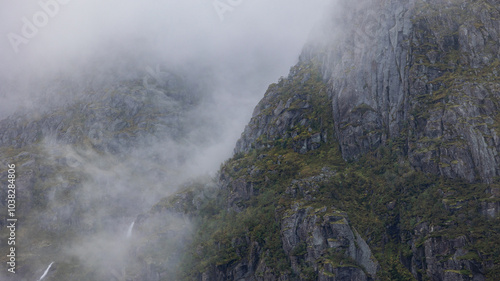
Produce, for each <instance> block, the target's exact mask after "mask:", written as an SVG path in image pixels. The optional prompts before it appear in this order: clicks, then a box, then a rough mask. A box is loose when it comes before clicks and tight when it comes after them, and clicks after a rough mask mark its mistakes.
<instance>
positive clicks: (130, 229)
mask: <svg viewBox="0 0 500 281" xmlns="http://www.w3.org/2000/svg"><path fill="white" fill-rule="evenodd" d="M134 224H135V221H133V222H132V223H131V224H130V226H129V227H128V230H127V238H130V237H131V236H132V230H133V229H134Z"/></svg>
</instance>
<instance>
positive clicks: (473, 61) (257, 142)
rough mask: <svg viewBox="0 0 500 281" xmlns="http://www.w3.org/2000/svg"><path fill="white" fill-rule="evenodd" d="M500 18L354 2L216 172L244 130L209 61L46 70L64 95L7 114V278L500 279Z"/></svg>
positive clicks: (335, 15) (268, 97) (309, 47)
mask: <svg viewBox="0 0 500 281" xmlns="http://www.w3.org/2000/svg"><path fill="white" fill-rule="evenodd" d="M499 18H500V5H499V4H498V3H496V2H495V1H492V0H475V1H464V0H427V1H424V0H403V1H394V0H374V1H368V0H361V1H356V2H354V1H347V0H338V1H335V3H334V5H332V6H331V9H330V10H328V11H325V17H324V19H323V20H322V21H321V24H319V25H318V27H317V28H316V29H315V30H314V31H313V33H312V35H311V39H310V40H309V42H308V43H307V44H306V46H304V48H303V51H302V53H301V55H300V58H299V61H298V63H297V64H296V65H295V66H293V67H292V68H291V69H290V72H289V74H288V76H287V77H282V78H280V79H279V80H278V81H277V82H276V83H274V84H271V85H270V86H269V87H268V90H267V91H266V93H265V95H264V97H263V98H262V100H261V101H260V102H259V103H258V104H257V106H256V107H255V109H254V112H253V116H252V118H251V120H250V121H249V123H248V125H247V126H246V127H245V128H244V131H243V133H242V134H241V137H240V139H239V140H238V141H237V143H236V146H235V148H234V154H233V156H232V157H231V158H230V159H228V160H227V161H225V162H224V163H223V164H221V167H220V169H219V172H218V174H217V175H216V176H215V177H212V176H210V175H208V176H203V173H200V172H199V171H198V168H199V166H197V165H195V164H196V162H197V161H199V159H200V157H199V155H200V154H201V153H202V152H203V150H204V149H206V147H207V146H208V144H207V143H214V142H221V141H222V140H221V137H220V129H221V127H224V124H223V123H222V124H221V120H219V119H218V118H217V117H216V116H217V115H215V116H214V115H213V114H210V110H213V108H215V106H214V104H213V101H212V100H211V99H210V95H207V93H208V92H211V90H213V89H211V86H212V84H211V82H213V81H211V79H210V77H207V75H208V74H207V71H206V69H202V70H199V71H194V72H193V70H192V69H190V70H188V71H186V70H182V69H168V68H164V67H162V68H160V67H159V66H158V67H157V68H156V69H152V68H148V71H147V73H148V74H147V75H144V73H142V74H141V73H137V72H134V71H132V72H130V71H129V68H134V66H133V65H134V64H133V63H132V64H127V63H126V59H125V58H124V59H123V60H124V62H123V63H124V65H127V66H126V68H127V69H126V71H124V72H125V73H127V75H126V77H122V76H121V74H122V73H124V72H123V71H118V72H114V71H112V72H114V73H115V74H114V76H113V75H111V76H109V75H101V73H100V72H98V71H97V70H96V69H93V70H91V71H90V72H89V73H88V74H86V75H87V76H88V77H90V78H89V81H84V82H82V83H74V81H73V80H72V79H70V78H68V77H66V78H59V79H58V80H57V81H56V82H54V81H46V82H45V83H44V84H43V85H41V86H39V87H37V89H38V90H40V91H45V92H47V93H50V95H49V99H48V100H45V101H40V104H43V105H45V104H48V105H50V106H46V107H43V109H40V110H29V111H26V110H25V111H22V112H18V113H15V114H12V115H9V116H8V117H6V118H4V119H3V120H1V121H0V159H1V160H2V161H1V162H2V167H1V168H0V178H2V179H7V178H8V175H9V170H8V164H11V163H14V164H15V165H16V177H17V178H16V192H17V194H16V196H17V198H18V201H17V202H18V205H17V206H16V208H17V214H18V217H19V222H18V225H17V226H18V228H17V230H16V231H17V232H16V239H17V241H18V245H17V251H18V252H17V256H16V257H17V260H16V261H17V266H18V267H17V273H16V275H6V274H4V273H3V272H1V273H0V279H2V280H16V281H17V280H36V279H37V278H38V279H41V278H42V277H43V278H44V280H72V281H73V280H127V281H129V280H131V281H141V280H148V281H160V280H203V281H215V280H249V281H250V280H321V281H323V280H324V281H326V280H328V281H338V280H356V281H358V280H359V281H367V280H448V281H455V280H472V281H480V280H497V279H498V276H500V234H499V233H500V224H499V210H500V200H499V196H500V181H499V179H500V178H499V176H500V165H499V164H500V158H499V155H498V153H499V151H500V139H499V136H498V135H499V134H500V83H499V82H500V81H499V78H498V77H499V75H498V74H499V73H498V71H499V65H500V63H499V62H500V61H499V55H500V40H499V36H500V24H499V21H498V19H499ZM94 70H95V71H94ZM208 72H209V71H208ZM87 76H86V77H87ZM208 76H210V75H208ZM110 77H112V78H110ZM82 85H84V86H82ZM64 92H77V94H76V97H75V98H73V99H70V100H64V99H63V98H62V96H63V95H62V94H61V93H64ZM212 107H213V108H212ZM225 110H229V109H225ZM193 163H195V164H193ZM194 176H196V177H194ZM7 192H8V191H7V189H2V190H1V191H0V194H1V197H2V198H7V196H8V194H7ZM0 207H1V208H2V209H4V210H7V208H8V202H7V201H4V200H1V201H0ZM0 216H1V220H0V226H1V227H2V229H4V231H2V232H1V236H0V241H2V244H0V250H1V251H2V252H5V253H8V252H9V250H10V249H9V246H8V245H7V244H6V243H5V242H3V241H7V240H8V238H9V235H11V234H10V233H9V232H8V231H5V229H6V228H5V227H6V226H7V225H8V223H7V218H8V217H7V213H5V212H0ZM8 260H9V257H7V256H6V255H3V256H2V258H0V261H2V262H4V264H5V263H6V262H7V261H8Z"/></svg>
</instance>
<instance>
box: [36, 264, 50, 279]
mask: <svg viewBox="0 0 500 281" xmlns="http://www.w3.org/2000/svg"><path fill="white" fill-rule="evenodd" d="M53 263H54V262H51V263H50V264H49V266H48V267H47V269H45V272H44V273H43V274H42V276H41V277H40V279H38V281H40V280H42V279H43V278H45V276H47V273H49V270H50V268H51V267H52V264H53Z"/></svg>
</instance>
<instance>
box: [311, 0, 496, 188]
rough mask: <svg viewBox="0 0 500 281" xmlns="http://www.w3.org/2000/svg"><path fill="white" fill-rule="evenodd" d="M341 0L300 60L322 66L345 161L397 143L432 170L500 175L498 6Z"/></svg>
mask: <svg viewBox="0 0 500 281" xmlns="http://www.w3.org/2000/svg"><path fill="white" fill-rule="evenodd" d="M341 3H342V5H343V6H344V8H346V9H347V10H348V11H349V12H346V13H343V14H341V15H337V16H335V17H332V18H331V21H330V22H329V24H327V25H326V26H327V28H326V29H325V30H326V31H323V37H326V38H327V39H329V41H328V43H326V44H325V43H322V44H315V43H311V44H310V45H309V46H308V47H307V48H306V49H305V51H304V53H303V54H302V60H304V61H308V60H313V61H317V62H319V63H320V64H321V66H322V70H323V75H324V78H325V80H326V81H328V83H329V94H330V96H331V99H332V107H333V117H334V119H335V132H336V135H337V138H338V140H339V142H340V145H341V150H342V154H343V156H344V158H345V159H353V158H357V157H358V156H359V155H361V154H363V153H365V152H367V151H370V150H372V149H374V148H377V147H379V146H380V145H387V144H388V143H389V141H392V142H393V143H400V144H402V148H403V149H402V151H401V153H402V154H404V155H408V156H409V157H410V160H411V163H412V164H413V166H414V167H416V168H418V169H421V170H423V171H425V172H431V173H437V174H441V175H445V176H448V177H453V178H465V179H467V180H468V181H471V182H472V181H476V180H478V179H479V180H481V181H483V182H491V181H492V179H493V177H495V176H498V175H499V174H500V168H499V167H500V165H499V163H500V162H499V155H498V152H499V150H500V146H499V145H500V143H499V138H498V133H499V131H498V130H499V129H498V125H499V123H498V121H499V120H498V118H497V115H498V110H499V104H498V100H499V92H500V86H499V81H498V73H497V72H498V69H497V66H498V54H499V52H500V43H499V34H500V26H499V23H498V21H497V20H494V19H496V18H498V16H499V12H498V3H495V2H491V1H474V2H470V1H453V2H449V1H441V0H433V1H419V0H412V1H362V3H359V1H356V2H352V1H341ZM344 11H345V10H344Z"/></svg>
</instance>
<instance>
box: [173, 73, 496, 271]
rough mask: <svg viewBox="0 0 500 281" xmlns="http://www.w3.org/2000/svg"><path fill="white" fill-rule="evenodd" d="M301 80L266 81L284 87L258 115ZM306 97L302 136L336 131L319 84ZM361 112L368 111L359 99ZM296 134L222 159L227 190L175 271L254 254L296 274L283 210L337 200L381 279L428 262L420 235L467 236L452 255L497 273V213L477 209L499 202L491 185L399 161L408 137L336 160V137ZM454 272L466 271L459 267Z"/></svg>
mask: <svg viewBox="0 0 500 281" xmlns="http://www.w3.org/2000/svg"><path fill="white" fill-rule="evenodd" d="M292 72H294V71H292ZM295 73H298V74H296V75H298V77H299V78H300V77H302V76H301V75H304V74H306V73H310V77H312V78H311V79H310V80H311V81H314V83H319V82H318V80H316V79H315V78H314V77H315V75H316V76H317V72H315V71H314V69H313V68H306V67H303V68H298V71H295ZM301 80H303V79H298V78H296V77H295V79H293V80H292V81H290V80H283V81H281V82H280V83H279V85H272V86H271V87H270V91H273V92H279V93H282V94H281V95H277V97H279V99H276V98H275V99H274V101H273V103H272V105H273V106H274V107H273V106H271V107H268V108H266V109H262V110H261V114H263V115H272V112H273V111H274V109H275V108H276V107H277V106H278V105H279V103H280V101H283V102H286V101H287V100H288V99H290V98H291V97H292V96H293V95H292V92H293V91H296V90H297V91H299V90H300V89H303V88H304V86H303V85H304V84H302V83H300V81H301ZM297 81H299V82H297ZM316 86H317V87H318V85H316ZM298 88H299V89H298ZM319 88H321V89H324V88H322V87H321V86H319ZM300 91H301V90H300ZM308 97H309V98H308V100H307V101H308V102H309V103H310V104H311V105H313V106H312V107H311V108H310V109H307V110H305V111H304V112H305V113H304V114H305V115H304V118H307V119H309V120H316V121H315V122H312V124H310V125H309V126H296V127H294V128H293V130H294V131H295V133H296V136H298V137H297V138H298V139H300V140H304V139H307V138H309V137H311V135H312V134H314V133H317V132H321V131H323V130H326V129H328V128H333V121H332V117H331V116H332V115H331V114H332V113H331V109H330V106H329V103H328V102H327V101H328V99H327V96H326V93H325V91H317V88H316V89H315V88H314V87H312V88H310V89H309V95H308ZM268 98H271V97H270V96H268ZM289 110H293V107H290V109H289ZM358 110H370V108H367V107H366V106H360V107H359V109H358ZM293 140H294V139H290V138H287V137H286V136H285V137H284V138H278V137H277V136H272V138H271V139H270V138H268V139H264V138H261V139H260V140H259V141H260V142H262V143H264V142H265V144H266V145H268V146H267V147H266V148H263V149H258V150H256V149H254V150H252V151H250V152H249V153H247V154H244V153H239V154H236V155H235V156H234V157H233V158H232V159H230V160H228V161H227V162H226V163H225V164H224V165H223V166H222V169H221V178H223V179H224V184H223V187H222V188H221V189H220V190H218V193H217V196H214V197H213V198H212V199H208V200H206V201H205V203H204V205H202V207H200V208H199V209H197V211H196V214H194V217H196V218H198V221H197V224H198V231H197V232H196V233H195V235H194V238H193V243H192V245H191V247H190V250H189V251H187V253H186V255H185V258H184V260H183V262H182V270H181V272H182V273H181V275H182V276H180V278H182V279H184V280H193V279H194V278H195V277H196V276H198V274H200V273H202V272H206V271H208V270H210V269H213V268H216V267H217V268H219V269H223V268H226V269H227V268H231V266H233V265H235V264H236V263H238V262H241V261H244V260H246V261H247V262H248V260H249V259H250V257H251V256H252V255H254V256H255V255H256V256H258V257H259V259H260V262H261V263H262V262H263V263H265V265H266V266H267V268H268V270H272V272H273V274H274V275H275V276H279V275H283V274H286V275H289V276H293V273H292V269H291V267H290V259H289V257H288V256H287V255H286V254H285V253H284V251H283V248H282V242H281V235H280V230H281V225H280V223H281V220H282V218H284V217H286V216H289V215H290V214H289V213H287V212H286V210H289V208H290V206H292V205H293V204H296V203H298V202H303V203H304V202H305V203H304V204H305V205H304V206H306V205H307V206H311V207H314V208H322V207H324V206H335V207H336V208H338V209H339V210H342V211H345V212H346V213H347V214H348V215H349V218H350V223H351V226H353V227H354V228H356V229H357V230H358V231H359V233H360V234H361V236H362V237H363V238H364V239H365V240H366V241H368V243H369V246H370V248H371V249H372V251H373V253H374V256H375V258H376V259H377V260H378V261H379V263H380V266H381V270H380V272H378V274H377V275H378V276H379V277H380V278H381V280H414V277H413V276H412V274H411V273H410V272H409V269H408V268H407V267H405V265H404V264H405V263H404V262H403V261H406V264H407V262H408V261H409V260H411V258H412V257H415V258H417V259H425V257H423V256H418V255H417V252H418V251H419V249H420V250H421V249H422V247H424V246H425V242H426V241H428V240H429V239H436V238H442V239H445V240H446V239H447V240H451V239H456V238H460V237H464V238H465V240H466V241H469V242H468V243H467V244H466V246H465V248H464V249H463V250H466V251H467V254H465V255H463V256H461V257H458V258H457V259H458V260H471V261H474V262H480V263H482V264H483V265H487V264H492V265H493V267H490V268H487V270H488V272H487V274H488V276H489V278H493V276H495V274H497V273H498V272H499V270H500V235H499V233H500V224H499V223H498V218H497V219H488V218H486V217H485V216H483V215H482V214H481V213H480V211H481V209H482V203H483V202H484V201H485V200H493V201H497V200H498V199H492V198H489V197H490V195H489V194H488V193H487V192H486V190H487V189H488V188H489V187H491V186H488V185H486V184H470V183H467V182H464V181H462V180H454V179H446V178H443V177H439V176H434V175H429V174H424V173H422V172H419V171H416V170H414V169H413V168H411V167H410V165H409V163H408V162H407V161H406V160H404V159H402V158H401V151H402V150H403V147H402V146H403V145H404V141H398V139H395V140H393V141H391V142H390V143H389V145H388V146H387V147H380V148H378V149H377V150H375V151H372V152H371V153H367V154H365V155H363V156H362V157H360V159H359V160H358V161H356V162H346V161H344V160H343V159H342V157H341V154H340V152H339V145H338V143H336V142H335V141H334V138H333V137H331V138H329V140H328V142H325V143H322V144H321V146H320V147H319V148H318V149H315V150H310V151H308V152H306V153H299V152H297V151H296V150H294V145H293ZM429 141H432V140H429ZM325 168H326V169H325ZM324 171H334V173H332V174H330V176H329V177H326V179H324V180H321V181H319V182H318V183H317V186H318V188H312V189H311V190H309V195H310V196H309V197H307V198H306V196H303V195H301V194H297V195H295V196H293V195H291V194H289V193H287V192H286V191H287V188H288V187H290V186H291V185H293V183H292V180H296V179H303V180H305V181H308V180H309V179H310V177H313V176H317V175H320V174H323V173H324ZM235 185H243V186H246V187H249V186H251V187H252V194H250V195H249V196H248V197H245V196H241V195H240V194H238V191H237V190H236V189H237V188H236V187H235ZM499 186H500V185H499V184H498V183H496V184H494V187H497V188H498V187H499ZM238 210H239V211H238ZM417 229H419V230H418V231H417ZM306 253H307V249H306V245H305V244H303V243H302V244H299V246H297V247H296V248H295V249H293V250H292V252H291V256H295V257H298V258H299V260H300V258H301V257H303V256H304V255H305V254H306ZM450 254H453V253H450ZM448 258H451V256H449V257H444V258H442V259H441V262H444V261H446V260H447V259H448ZM422 262H425V261H423V260H422ZM322 263H323V264H332V265H333V266H334V268H335V267H339V266H354V267H357V266H359V265H356V263H355V262H354V261H350V260H348V259H346V257H345V256H344V255H343V254H342V253H335V252H332V253H329V252H328V251H327V252H326V253H325V254H324V256H323V260H322ZM300 266H301V268H302V270H301V272H302V273H301V275H302V277H303V278H305V279H307V280H314V278H316V276H317V272H315V271H314V270H313V269H312V268H310V267H308V264H307V263H305V262H302V263H301V264H300ZM421 273H422V274H423V275H425V272H421ZM327 274H331V273H327ZM460 274H464V275H469V274H470V272H466V271H465V270H460ZM311 278H312V279H311ZM424 280H425V278H424ZM491 280H492V279H491Z"/></svg>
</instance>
